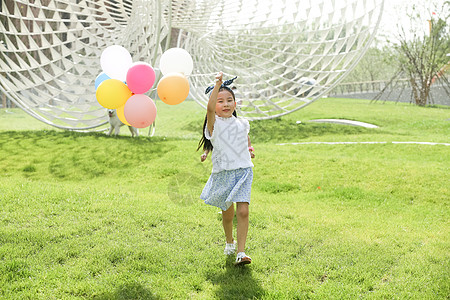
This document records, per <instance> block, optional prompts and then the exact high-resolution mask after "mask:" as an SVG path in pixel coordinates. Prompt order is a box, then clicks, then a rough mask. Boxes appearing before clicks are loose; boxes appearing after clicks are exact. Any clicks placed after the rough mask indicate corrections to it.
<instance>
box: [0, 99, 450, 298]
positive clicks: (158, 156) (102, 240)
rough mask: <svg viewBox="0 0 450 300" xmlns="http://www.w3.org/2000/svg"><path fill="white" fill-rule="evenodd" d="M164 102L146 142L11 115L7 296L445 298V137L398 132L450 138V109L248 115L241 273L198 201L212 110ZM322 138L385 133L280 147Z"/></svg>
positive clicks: (355, 106) (1, 125)
mask: <svg viewBox="0 0 450 300" xmlns="http://www.w3.org/2000/svg"><path fill="white" fill-rule="evenodd" d="M157 106H158V117H157V128H156V134H155V136H153V137H148V136H147V133H148V130H147V129H144V130H141V136H140V137H139V138H135V139H133V138H131V137H130V136H129V132H128V130H126V129H125V128H123V129H122V134H121V135H120V136H119V137H108V136H106V135H105V134H104V133H77V132H68V131H61V130H56V129H52V128H51V127H49V126H47V125H45V124H43V123H40V122H39V121H36V120H34V119H32V118H31V117H30V116H28V115H27V114H25V113H24V112H22V111H20V110H8V111H5V110H0V176H1V177H0V204H1V210H0V298H2V299H357V298H363V299H448V297H449V295H450V278H449V277H450V276H449V272H450V240H449V237H450V232H449V229H450V226H449V225H450V224H449V215H450V214H449V213H450V210H449V204H450V202H449V199H450V191H449V175H448V174H449V173H450V172H449V168H450V147H449V146H444V145H434V146H433V145H419V144H393V143H391V142H392V141H416V142H436V143H449V142H450V138H449V137H450V121H449V119H450V110H449V109H448V108H446V107H432V108H430V107H428V108H422V107H416V106H412V105H407V104H400V103H398V104H395V103H384V104H383V103H373V104H370V103H369V102H368V101H365V100H352V99H322V100H320V101H317V102H315V103H313V104H311V105H310V106H308V107H306V108H305V109H302V110H300V111H298V112H295V113H293V114H290V115H287V116H285V117H282V118H280V119H275V120H267V121H253V122H251V128H252V129H251V131H250V136H251V138H252V142H253V145H254V147H255V149H256V158H255V159H254V161H253V162H254V164H255V168H254V182H253V189H252V200H251V201H252V202H251V205H250V229H249V236H248V240H247V251H246V253H247V254H249V255H250V256H251V257H252V259H253V263H252V264H251V265H248V266H246V267H243V268H235V267H234V266H233V261H234V257H233V258H227V257H225V256H224V255H223V247H224V242H225V240H224V234H223V230H222V227H221V215H220V214H218V211H219V210H218V209H215V208H213V207H211V206H207V205H205V204H203V203H202V201H201V200H200V199H199V198H198V197H199V195H200V193H201V191H202V188H203V186H204V184H205V183H206V181H207V179H208V177H209V175H210V170H211V161H210V160H209V159H208V160H207V161H206V162H205V163H203V164H202V163H200V159H199V158H200V154H201V153H200V152H196V151H195V150H196V146H197V143H198V139H199V138H200V133H201V126H202V122H203V119H204V115H205V111H204V110H202V109H201V108H200V107H199V106H198V105H197V104H195V103H194V102H191V101H189V102H188V101H185V102H184V103H182V104H181V105H177V106H168V105H164V104H161V102H158V103H157ZM316 118H343V119H351V120H357V121H363V122H368V123H373V124H376V125H378V126H380V128H377V129H366V128H361V127H352V126H345V125H333V124H318V123H312V122H308V120H311V119H316ZM299 120H300V121H302V124H296V121H299ZM316 141H324V142H332V141H340V142H341V141H352V142H359V141H360V142H364V141H378V142H387V143H385V144H349V145H327V144H319V145H316V144H301V145H290V144H288V145H278V144H281V143H292V142H316Z"/></svg>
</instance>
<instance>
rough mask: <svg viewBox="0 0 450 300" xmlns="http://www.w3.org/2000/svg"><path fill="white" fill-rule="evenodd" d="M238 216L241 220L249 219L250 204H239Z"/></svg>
mask: <svg viewBox="0 0 450 300" xmlns="http://www.w3.org/2000/svg"><path fill="white" fill-rule="evenodd" d="M236 215H237V216H238V217H240V218H247V217H248V203H245V202H241V203H238V204H237V209H236Z"/></svg>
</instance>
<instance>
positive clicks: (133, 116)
mask: <svg viewBox="0 0 450 300" xmlns="http://www.w3.org/2000/svg"><path fill="white" fill-rule="evenodd" d="M124 115H125V119H126V120H127V121H128V123H130V125H131V126H133V127H136V128H145V127H148V126H150V124H152V123H153V121H155V118H156V105H155V103H154V102H153V100H152V99H150V98H149V97H148V96H146V95H142V94H135V95H133V96H131V97H130V98H128V101H127V103H125V108H124Z"/></svg>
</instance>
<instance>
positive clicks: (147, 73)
mask: <svg viewBox="0 0 450 300" xmlns="http://www.w3.org/2000/svg"><path fill="white" fill-rule="evenodd" d="M155 78H156V76H155V71H154V70H153V68H152V67H151V66H150V65H149V64H147V63H144V62H138V63H135V64H134V65H132V66H131V67H130V68H129V69H128V72H127V86H128V88H129V89H130V90H131V91H132V92H133V93H135V94H143V93H145V92H147V91H148V90H149V89H151V87H152V86H153V84H154V83H155Z"/></svg>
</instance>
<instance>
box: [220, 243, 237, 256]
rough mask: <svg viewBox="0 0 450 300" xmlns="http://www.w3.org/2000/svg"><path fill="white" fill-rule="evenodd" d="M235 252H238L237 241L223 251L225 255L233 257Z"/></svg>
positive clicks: (227, 244) (226, 246)
mask: <svg viewBox="0 0 450 300" xmlns="http://www.w3.org/2000/svg"><path fill="white" fill-rule="evenodd" d="M235 252H236V241H233V243H231V244H229V243H226V244H225V250H223V254H225V255H231V254H234V253H235Z"/></svg>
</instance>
